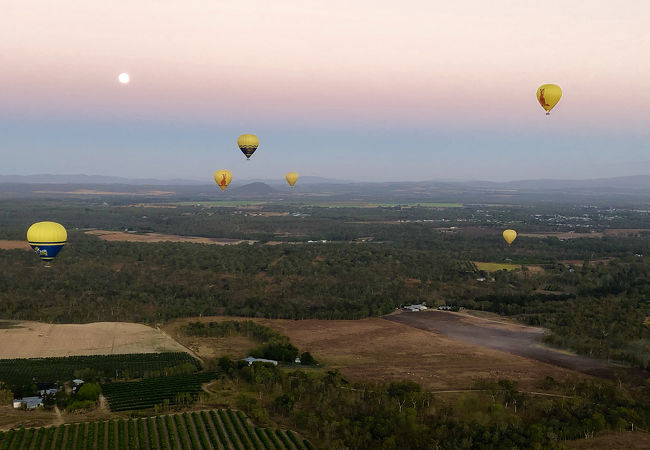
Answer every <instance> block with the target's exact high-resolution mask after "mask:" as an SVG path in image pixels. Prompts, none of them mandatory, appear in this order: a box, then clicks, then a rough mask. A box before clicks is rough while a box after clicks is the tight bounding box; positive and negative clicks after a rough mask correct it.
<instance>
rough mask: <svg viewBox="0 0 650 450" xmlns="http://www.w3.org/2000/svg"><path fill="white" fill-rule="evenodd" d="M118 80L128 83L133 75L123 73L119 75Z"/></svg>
mask: <svg viewBox="0 0 650 450" xmlns="http://www.w3.org/2000/svg"><path fill="white" fill-rule="evenodd" d="M117 79H118V80H120V83H122V84H127V83H128V82H129V81H131V77H130V76H129V74H128V73H121V74H120V75H119V76H118V77H117Z"/></svg>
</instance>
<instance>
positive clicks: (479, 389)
mask: <svg viewBox="0 0 650 450" xmlns="http://www.w3.org/2000/svg"><path fill="white" fill-rule="evenodd" d="M219 366H220V367H221V369H222V371H223V373H224V374H225V375H226V377H228V378H230V379H232V380H233V383H234V381H235V380H236V383H234V385H236V386H237V389H238V391H239V396H238V406H239V407H240V408H241V409H242V410H244V411H245V412H246V413H247V414H249V415H250V416H251V417H253V418H254V419H255V420H256V421H259V422H261V423H265V422H269V421H273V420H276V421H282V422H286V421H287V420H288V421H289V423H290V424H291V426H293V427H296V428H297V429H299V430H301V431H303V432H304V433H305V434H307V435H308V436H310V437H312V438H313V440H314V441H315V442H319V443H320V445H321V446H322V447H323V448H385V449H392V448H412V449H419V448H421V449H428V448H492V447H494V448H497V447H498V448H562V441H565V440H573V439H579V438H585V437H593V436H594V435H596V434H598V433H600V432H604V431H608V430H609V431H624V430H631V429H636V428H643V427H647V426H648V425H649V424H650V402H649V401H648V400H649V399H650V397H649V392H648V388H647V387H634V388H630V386H625V385H622V386H620V387H619V386H618V385H615V384H612V383H609V382H605V381H601V380H568V381H564V382H557V381H555V380H553V379H552V378H547V380H546V381H545V382H544V386H543V387H544V388H545V389H551V390H553V391H555V392H557V396H556V397H544V398H540V397H535V396H533V395H530V394H527V393H525V392H522V391H520V390H519V389H518V386H517V384H516V383H515V382H512V381H510V380H505V379H501V380H485V381H482V382H480V383H478V384H477V385H476V391H475V392H468V393H467V394H464V395H462V396H461V397H460V399H458V400H457V401H449V400H448V399H446V400H442V399H440V398H438V397H437V396H436V395H435V394H432V393H430V392H426V391H424V390H423V389H422V388H421V386H420V385H418V384H417V383H413V382H391V383H387V384H375V383H365V382H363V383H350V382H348V381H346V380H345V379H344V378H343V377H342V376H341V374H340V373H338V372H337V371H329V372H326V373H313V372H312V373H306V372H303V371H300V370H297V371H291V372H286V371H282V370H279V369H278V368H277V367H275V366H273V365H270V364H260V363H255V364H253V365H252V366H250V367H249V366H244V365H243V364H240V363H239V362H234V361H230V360H228V359H227V358H222V359H221V360H220V361H219ZM631 390H632V391H631Z"/></svg>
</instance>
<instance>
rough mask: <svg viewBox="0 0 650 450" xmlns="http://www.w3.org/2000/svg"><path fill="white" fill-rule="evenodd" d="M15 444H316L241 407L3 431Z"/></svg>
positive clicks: (114, 449) (301, 448)
mask: <svg viewBox="0 0 650 450" xmlns="http://www.w3.org/2000/svg"><path fill="white" fill-rule="evenodd" d="M9 448H11V449H16V450H26V449H41V450H46V449H48V450H50V449H51V450H59V449H66V450H82V449H85V450H123V449H129V450H145V449H146V450H148V449H159V450H170V449H190V448H191V449H195V450H212V449H234V450H239V449H242V450H243V449H246V450H249V449H250V450H253V449H255V450H258V449H259V450H262V449H264V450H267V449H268V450H276V449H277V450H284V449H291V450H308V449H311V448H312V446H311V444H310V443H309V442H308V441H306V440H304V439H303V438H301V437H299V436H298V435H297V434H296V433H294V432H292V431H290V430H281V429H271V428H260V427H255V426H252V425H251V424H250V423H249V422H248V420H247V418H246V416H244V414H243V413H242V412H241V411H237V412H235V411H232V410H221V409H220V410H209V411H193V412H190V413H188V412H186V413H182V414H172V415H165V416H156V417H147V418H140V419H121V420H109V421H95V422H82V423H75V424H70V425H59V426H53V427H47V428H45V427H43V428H27V429H26V428H19V429H12V430H10V431H8V432H4V433H3V432H0V449H2V450H5V449H9Z"/></svg>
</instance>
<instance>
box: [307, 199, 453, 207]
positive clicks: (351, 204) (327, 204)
mask: <svg viewBox="0 0 650 450" xmlns="http://www.w3.org/2000/svg"><path fill="white" fill-rule="evenodd" d="M314 206H320V207H323V208H379V207H385V208H391V207H394V206H404V207H414V206H420V207H423V208H462V207H463V206H464V205H463V204H462V203H430V202H429V203H427V202H422V203H367V202H353V201H352V202H321V203H316V204H315V205H314Z"/></svg>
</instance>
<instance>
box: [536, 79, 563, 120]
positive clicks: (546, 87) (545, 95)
mask: <svg viewBox="0 0 650 450" xmlns="http://www.w3.org/2000/svg"><path fill="white" fill-rule="evenodd" d="M561 98H562V89H560V86H558V85H557V84H542V85H541V86H540V87H539V88H537V101H538V102H539V104H540V105H542V108H544V109H545V110H546V115H547V116H548V115H549V114H550V112H549V111H550V110H552V109H553V108H554V107H555V105H557V102H559V101H560V99H561Z"/></svg>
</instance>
